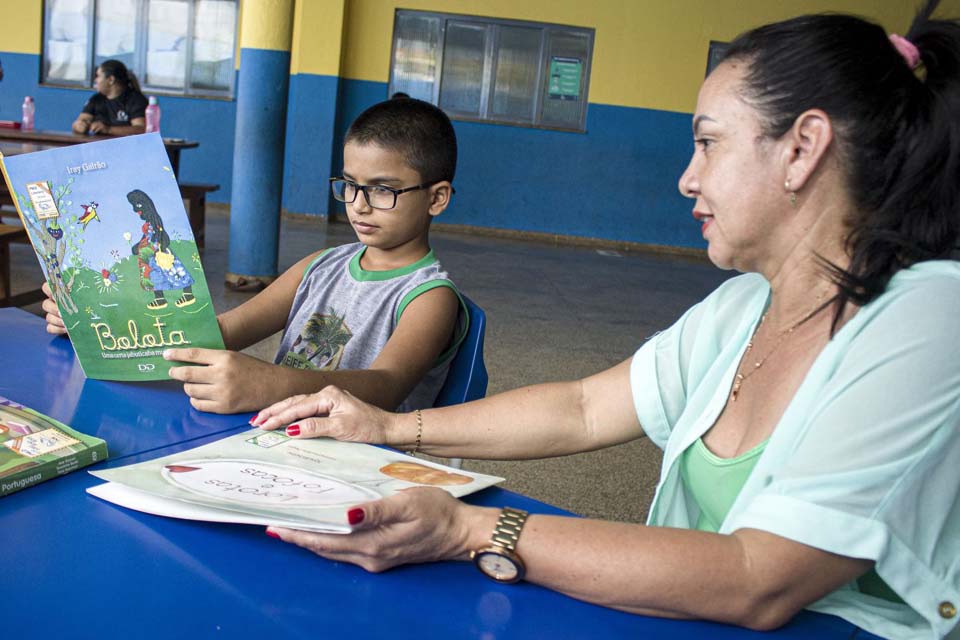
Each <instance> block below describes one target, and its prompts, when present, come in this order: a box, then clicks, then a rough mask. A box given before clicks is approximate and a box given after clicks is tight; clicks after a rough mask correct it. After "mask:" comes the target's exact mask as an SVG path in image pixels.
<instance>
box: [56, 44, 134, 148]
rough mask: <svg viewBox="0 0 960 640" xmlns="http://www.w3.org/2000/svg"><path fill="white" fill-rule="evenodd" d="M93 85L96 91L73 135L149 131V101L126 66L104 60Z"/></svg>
mask: <svg viewBox="0 0 960 640" xmlns="http://www.w3.org/2000/svg"><path fill="white" fill-rule="evenodd" d="M94 86H95V87H96V89H97V92H96V93H95V94H93V95H92V96H90V99H89V100H87V104H85V105H84V106H83V111H81V112H80V115H79V116H77V119H76V120H74V122H73V131H74V133H81V134H84V133H89V134H91V135H113V136H129V135H133V134H136V133H143V132H144V131H145V130H146V126H147V120H146V110H147V99H146V97H145V96H144V95H143V93H141V91H140V83H139V82H137V78H136V76H134V75H133V73H132V72H131V71H129V70H128V69H127V67H126V65H124V64H123V63H122V62H120V61H119V60H104V61H103V62H101V63H100V66H99V67H97V75H96V80H95V81H94Z"/></svg>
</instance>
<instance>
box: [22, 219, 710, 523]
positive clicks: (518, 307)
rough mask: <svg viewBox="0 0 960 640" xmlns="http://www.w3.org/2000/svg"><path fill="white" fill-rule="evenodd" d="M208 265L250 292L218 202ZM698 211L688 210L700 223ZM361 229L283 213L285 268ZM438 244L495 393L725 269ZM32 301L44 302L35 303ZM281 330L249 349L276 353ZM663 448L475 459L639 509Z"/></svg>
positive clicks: (604, 347)
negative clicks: (469, 307)
mask: <svg viewBox="0 0 960 640" xmlns="http://www.w3.org/2000/svg"><path fill="white" fill-rule="evenodd" d="M211 209H212V210H211V211H209V212H208V218H207V248H206V250H205V251H204V253H203V261H204V268H205V270H206V274H207V279H208V282H209V284H210V290H211V292H212V293H213V296H214V303H215V306H216V308H217V310H218V311H224V310H226V309H229V308H232V307H233V306H236V305H237V304H239V303H241V302H243V301H244V300H246V299H247V298H248V297H249V295H250V294H241V293H235V292H232V291H228V290H226V289H225V288H224V286H223V280H224V272H225V270H226V265H227V238H228V235H229V234H228V224H229V222H228V218H227V215H226V213H225V212H224V211H223V210H218V208H217V207H216V206H214V207H211ZM692 223H693V222H691V224H692ZM353 240H354V235H353V232H352V230H351V229H350V227H349V226H347V225H346V224H330V225H327V224H326V223H325V222H323V221H320V222H313V221H306V220H302V219H292V220H285V221H284V223H283V226H282V230H281V252H280V254H281V255H280V269H285V268H286V267H288V266H290V265H291V264H293V263H294V262H295V261H297V260H298V259H299V258H301V257H303V256H304V255H306V254H307V253H309V252H311V251H315V250H317V249H319V248H322V247H325V246H331V245H337V244H342V243H345V242H351V241H353ZM432 244H433V247H434V249H435V250H436V252H437V254H438V256H440V259H441V261H442V262H443V264H444V266H445V267H446V268H447V270H448V271H449V272H450V273H451V275H452V276H453V278H454V280H455V281H456V283H457V284H458V285H459V286H460V288H461V289H462V290H463V291H464V292H466V293H467V295H469V296H470V297H471V298H472V299H473V300H474V301H475V302H476V303H477V304H479V305H480V306H481V307H482V308H483V309H484V311H485V312H486V314H487V320H488V325H487V333H486V349H485V360H486V365H487V369H488V371H489V374H490V388H489V392H490V393H496V392H498V391H503V390H506V389H512V388H514V387H518V386H522V385H525V384H532V383H536V382H545V381H552V380H568V379H574V378H579V377H582V376H586V375H589V374H591V373H595V372H597V371H600V370H602V369H604V368H606V367H609V366H612V365H614V364H616V363H617V362H620V361H622V360H624V359H625V358H628V357H629V356H630V355H631V354H632V353H633V352H634V351H635V350H636V348H637V347H638V346H639V345H640V344H642V343H643V341H644V339H645V338H647V337H648V336H650V335H651V334H652V333H654V332H656V331H658V330H660V329H662V328H665V327H667V326H669V324H670V323H671V322H673V321H674V320H675V319H676V318H678V317H679V316H680V314H681V313H682V312H683V311H684V310H685V309H686V308H688V307H689V306H690V305H691V304H693V303H695V302H696V301H697V300H699V299H701V298H702V297H703V296H704V295H706V294H707V293H708V292H709V291H711V290H712V289H713V288H715V287H716V286H717V285H718V284H719V283H720V282H721V281H722V280H724V279H725V278H726V277H728V275H729V274H727V273H723V272H721V271H719V270H717V269H716V268H714V267H712V266H711V265H710V264H709V263H707V262H706V261H699V260H695V259H687V258H678V257H670V256H664V255H659V254H652V253H623V252H611V251H598V250H596V249H588V248H576V247H566V246H554V245H549V244H545V243H537V242H529V241H519V240H503V239H495V238H489V237H477V236H470V235H462V234H456V233H450V232H434V233H433V234H432ZM12 262H13V272H14V291H20V290H23V289H25V288H28V287H30V286H35V284H36V282H37V281H38V280H39V279H40V269H39V267H38V265H37V262H36V259H35V257H34V256H33V254H32V252H31V251H30V250H29V249H28V248H27V247H25V246H14V247H13V249H12ZM27 310H29V311H33V312H39V305H34V306H32V307H28V308H27ZM276 343H277V339H276V338H274V339H272V340H267V341H265V342H264V343H261V344H260V345H256V346H254V347H253V348H251V349H250V350H248V351H250V352H252V353H254V354H256V355H259V356H261V357H264V358H272V356H273V351H274V349H275V348H276ZM659 464H660V453H659V451H658V450H657V449H656V448H654V447H653V446H652V445H651V444H650V443H649V442H647V441H646V440H638V441H635V442H633V443H630V444H628V445H624V446H620V447H616V448H613V449H608V450H605V451H598V452H594V453H589V454H583V455H576V456H570V457H566V458H558V459H553V460H545V461H535V462H478V461H467V462H466V463H465V466H466V467H467V468H469V469H475V470H478V471H483V472H486V473H493V474H497V475H501V476H504V477H505V478H507V481H506V483H505V485H504V486H505V487H506V488H508V489H512V490H514V491H518V492H521V493H524V494H527V495H530V496H533V497H535V498H538V499H540V500H544V501H546V502H550V503H552V504H556V505H558V506H560V507H563V508H566V509H569V510H571V511H574V512H576V513H580V514H583V515H587V516H591V517H604V518H612V519H618V520H627V521H635V522H639V521H643V519H644V518H645V515H646V510H647V507H648V506H649V502H650V499H651V497H652V495H653V488H654V485H655V483H656V479H657V477H658V473H659Z"/></svg>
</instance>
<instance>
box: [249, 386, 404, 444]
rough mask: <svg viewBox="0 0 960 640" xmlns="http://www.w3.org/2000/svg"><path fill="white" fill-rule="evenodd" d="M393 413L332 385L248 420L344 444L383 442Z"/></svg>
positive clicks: (293, 398) (291, 398)
mask: <svg viewBox="0 0 960 640" xmlns="http://www.w3.org/2000/svg"><path fill="white" fill-rule="evenodd" d="M394 416H395V414H392V413H388V412H386V411H384V410H383V409H378V408H377V407H374V406H373V405H370V404H367V403H366V402H363V401H362V400H358V399H357V398H355V397H353V396H352V395H351V394H350V393H349V392H348V391H344V390H343V389H339V388H337V387H334V386H329V387H325V388H324V389H323V390H321V391H319V392H317V393H311V394H309V395H299V396H292V397H290V398H287V399H286V400H281V401H280V402H278V403H276V404H274V405H271V406H269V407H267V408H266V409H263V410H262V411H260V413H258V414H257V415H256V416H254V418H253V420H251V421H250V424H252V425H253V426H255V427H260V428H261V429H267V430H273V429H277V428H281V427H287V425H290V427H289V428H287V429H286V432H287V435H289V436H293V437H299V438H317V437H320V436H324V437H328V438H334V439H336V440H346V441H348V442H369V443H373V444H386V443H387V430H388V428H389V424H390V422H391V420H392V418H393V417H394Z"/></svg>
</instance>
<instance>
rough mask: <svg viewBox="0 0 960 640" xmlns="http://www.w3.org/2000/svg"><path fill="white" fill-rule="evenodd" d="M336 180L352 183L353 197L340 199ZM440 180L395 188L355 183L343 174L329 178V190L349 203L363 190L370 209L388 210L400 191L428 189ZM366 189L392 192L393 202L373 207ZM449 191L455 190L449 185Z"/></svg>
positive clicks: (395, 202)
mask: <svg viewBox="0 0 960 640" xmlns="http://www.w3.org/2000/svg"><path fill="white" fill-rule="evenodd" d="M337 182H343V183H345V184H348V185H353V187H354V192H353V197H352V198H350V199H349V200H347V199H340V198H339V197H337V190H336V188H335V187H334V184H335V183H337ZM441 182H443V180H435V181H434V182H424V183H423V184H418V185H415V186H413V187H406V188H404V189H395V188H393V187H388V186H387V185H385V184H357V183H356V182H354V181H353V180H347V179H346V178H344V177H343V176H340V177H337V178H330V191H331V192H333V198H334V199H335V200H337V201H338V202H343V203H345V204H350V203H352V202H356V200H357V194H358V193H360V192H361V191H362V192H363V197H364V199H365V200H366V201H367V204H368V205H370V208H371V209H377V210H378V211H390V210H391V209H396V207H397V198H399V197H400V194H402V193H407V192H408V191H418V190H420V189H429V188H430V187H432V186H433V185H435V184H439V183H441ZM367 189H383V190H384V191H389V192H390V193H392V194H393V204H392V205H390V206H389V207H375V206H373V203H372V202H370V194H369V193H367ZM450 193H451V194H454V193H456V190H455V189H454V188H453V187H452V186H451V187H450Z"/></svg>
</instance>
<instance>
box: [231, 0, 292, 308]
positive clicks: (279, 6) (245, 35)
mask: <svg viewBox="0 0 960 640" xmlns="http://www.w3.org/2000/svg"><path fill="white" fill-rule="evenodd" d="M242 6H243V15H242V16H241V30H240V73H239V77H238V79H237V124H236V131H235V137H234V151H233V190H232V193H231V195H230V250H229V255H228V259H227V274H226V284H227V286H229V287H231V288H236V289H250V290H256V289H261V288H263V287H264V286H266V285H267V284H269V283H270V282H272V281H273V280H274V279H275V278H276V276H277V253H278V250H279V240H280V206H281V198H282V195H283V194H282V189H283V143H284V131H285V128H286V114H287V90H288V86H289V81H290V42H291V37H292V27H293V0H247V2H244V3H243V5H242Z"/></svg>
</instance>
